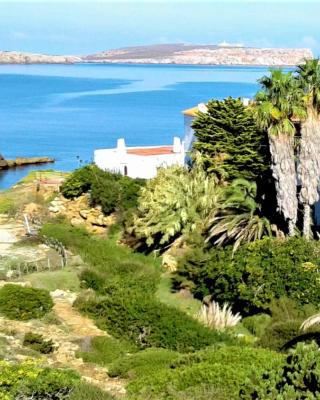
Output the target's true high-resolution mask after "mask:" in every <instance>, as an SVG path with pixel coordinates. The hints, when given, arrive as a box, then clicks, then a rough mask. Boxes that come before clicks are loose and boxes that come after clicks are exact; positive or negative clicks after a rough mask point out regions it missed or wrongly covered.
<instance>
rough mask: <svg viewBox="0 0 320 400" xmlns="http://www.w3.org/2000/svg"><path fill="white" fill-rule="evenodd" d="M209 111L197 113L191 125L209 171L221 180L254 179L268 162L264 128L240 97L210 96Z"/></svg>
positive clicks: (197, 148)
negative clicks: (220, 98) (214, 98)
mask: <svg viewBox="0 0 320 400" xmlns="http://www.w3.org/2000/svg"><path fill="white" fill-rule="evenodd" d="M207 106H208V112H207V113H199V115H198V116H197V118H196V119H195V120H194V122H193V124H192V127H193V129H194V131H195V136H196V141H195V143H194V149H196V150H198V151H200V153H201V154H202V156H203V158H204V165H205V168H206V170H207V171H208V172H213V173H215V174H217V176H218V177H219V178H220V179H221V180H226V181H231V180H233V179H235V178H240V177H241V178H244V179H247V180H257V179H258V178H259V177H261V175H262V174H263V172H265V171H266V170H267V169H268V166H269V149H268V142H267V136H266V132H263V131H261V130H260V129H259V128H258V127H257V124H256V122H255V118H254V115H253V112H252V110H251V108H250V106H249V107H246V106H244V105H243V103H242V101H241V100H240V99H234V98H231V97H228V98H227V99H225V100H211V101H209V103H208V105H207Z"/></svg>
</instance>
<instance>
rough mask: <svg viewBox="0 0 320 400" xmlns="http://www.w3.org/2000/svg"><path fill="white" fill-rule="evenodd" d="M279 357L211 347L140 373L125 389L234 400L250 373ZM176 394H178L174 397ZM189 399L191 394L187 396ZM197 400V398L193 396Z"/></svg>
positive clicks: (153, 395)
mask: <svg viewBox="0 0 320 400" xmlns="http://www.w3.org/2000/svg"><path fill="white" fill-rule="evenodd" d="M281 361H282V356H281V355H279V354H277V353H275V352H272V351H269V350H263V349H254V348H250V347H235V346H231V347H225V346H223V347H221V348H218V347H213V348H208V349H205V350H200V351H198V352H196V353H193V354H187V355H185V356H181V357H180V358H177V359H176V360H173V361H172V363H171V365H169V368H168V367H162V368H158V370H157V369H156V368H155V369H153V370H151V371H150V373H148V371H147V370H145V372H144V371H143V372H141V373H140V374H139V375H138V373H137V374H136V375H137V377H136V378H135V379H134V380H133V381H131V382H130V383H129V384H128V386H127V390H128V393H129V394H130V395H131V396H132V398H134V399H143V398H148V399H149V398H150V399H177V398H181V399H182V398H183V397H182V394H183V393H188V392H189V393H192V392H193V393H194V394H196V393H200V392H201V391H203V388H204V386H205V387H206V392H208V391H210V392H211V393H212V392H214V393H216V394H217V397H209V398H214V399H216V398H217V399H224V400H226V399H230V400H231V399H238V393H239V390H240V388H241V386H242V384H243V382H244V381H245V379H246V378H247V377H248V376H250V375H251V374H252V373H253V372H255V371H256V372H258V373H262V371H264V370H265V369H267V368H275V367H277V366H278V365H280V364H281ZM177 393H180V397H176V396H177ZM189 398H192V397H189ZM194 398H196V399H198V397H196V396H195V397H194Z"/></svg>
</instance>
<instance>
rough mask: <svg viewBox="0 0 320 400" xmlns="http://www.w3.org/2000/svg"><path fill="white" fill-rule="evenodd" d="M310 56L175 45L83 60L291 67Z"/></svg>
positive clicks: (273, 50) (119, 51) (292, 51)
mask: <svg viewBox="0 0 320 400" xmlns="http://www.w3.org/2000/svg"><path fill="white" fill-rule="evenodd" d="M312 57H313V55H312V52H311V50H310V49H277V48H270V49H268V48H261V49H259V48H251V47H241V46H238V45H237V46H236V45H227V44H226V45H222V46H221V45H189V44H183V43H176V44H156V45H150V46H138V47H125V48H121V49H115V50H107V51H102V52H100V53H97V54H92V55H88V56H85V57H82V59H83V61H86V62H103V63H135V64H137V63H139V64H142V63H143V64H198V65H269V66H272V65H273V66H291V65H296V64H299V63H301V62H302V61H303V60H304V59H305V58H312Z"/></svg>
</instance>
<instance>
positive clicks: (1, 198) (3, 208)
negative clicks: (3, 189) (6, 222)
mask: <svg viewBox="0 0 320 400" xmlns="http://www.w3.org/2000/svg"><path fill="white" fill-rule="evenodd" d="M16 211H17V208H16V206H15V203H14V201H13V199H12V198H10V196H9V195H8V194H4V193H1V194H0V214H9V215H12V214H14V213H15V212H16Z"/></svg>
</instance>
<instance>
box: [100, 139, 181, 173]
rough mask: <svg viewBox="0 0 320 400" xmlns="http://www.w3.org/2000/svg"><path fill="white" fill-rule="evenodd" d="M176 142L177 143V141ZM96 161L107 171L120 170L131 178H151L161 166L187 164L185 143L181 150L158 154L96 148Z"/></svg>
mask: <svg viewBox="0 0 320 400" xmlns="http://www.w3.org/2000/svg"><path fill="white" fill-rule="evenodd" d="M175 144H176V145H177V141H176V142H175ZM157 147H158V146H157ZM160 147H161V146H160ZM127 149H134V148H133V147H130V148H127ZM94 162H95V164H96V165H97V166H98V167H99V168H101V169H103V170H105V171H107V170H108V171H112V172H120V173H121V174H123V175H127V176H129V177H131V178H144V179H150V178H153V177H155V176H156V175H157V169H158V168H159V167H169V166H171V165H182V166H183V165H185V151H184V145H183V143H182V144H180V152H177V153H170V154H158V155H136V154H128V153H127V152H124V151H123V149H121V151H119V149H118V148H115V149H101V150H95V152H94Z"/></svg>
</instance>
